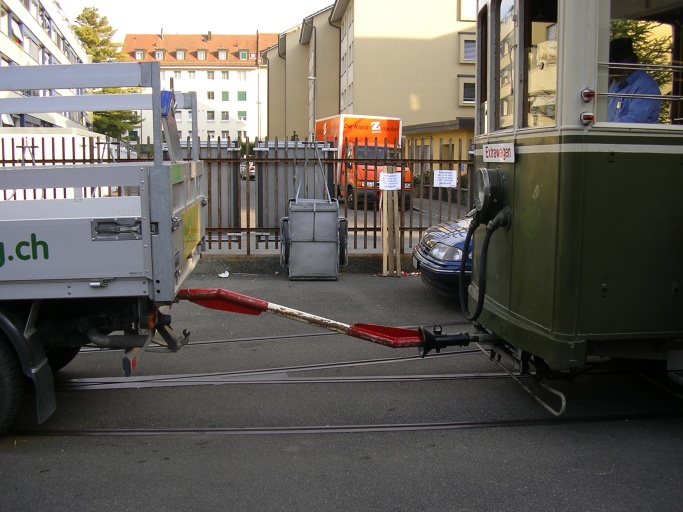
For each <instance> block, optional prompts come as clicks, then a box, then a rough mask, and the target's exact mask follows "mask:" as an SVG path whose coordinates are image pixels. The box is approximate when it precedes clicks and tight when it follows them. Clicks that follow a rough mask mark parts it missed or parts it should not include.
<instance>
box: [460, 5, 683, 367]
mask: <svg viewBox="0 0 683 512" xmlns="http://www.w3.org/2000/svg"><path fill="white" fill-rule="evenodd" d="M479 4H480V10H479V12H478V30H477V34H478V35H477V37H478V45H477V49H478V56H477V77H478V78H477V101H476V103H477V114H476V123H475V126H476V133H475V169H476V173H477V176H480V177H481V179H476V177H475V187H479V188H478V189H477V188H475V198H480V200H479V201H478V202H477V203H478V208H479V207H481V208H485V209H486V208H488V209H489V210H487V211H485V212H484V213H483V214H482V211H481V209H480V212H479V214H480V215H481V217H482V218H483V219H484V220H485V223H484V224H482V225H481V226H480V227H479V228H478V231H477V232H476V233H475V237H474V262H473V263H474V265H473V278H472V283H473V284H472V285H470V288H469V303H470V310H474V307H475V305H476V303H477V301H478V291H479V283H480V282H482V281H481V279H480V275H479V274H480V272H482V268H483V267H482V257H483V256H486V268H485V272H482V273H485V279H484V280H483V281H484V282H485V286H486V288H485V290H486V298H485V302H484V307H483V312H482V313H481V318H480V320H479V321H480V322H481V324H482V325H483V326H484V327H485V328H486V329H487V330H489V331H492V332H494V333H495V334H497V335H498V336H500V337H501V338H504V339H505V338H515V339H514V340H513V341H514V344H515V345H516V346H519V347H521V348H522V349H524V350H528V351H529V352H532V353H535V354H539V355H541V356H542V357H544V358H546V359H547V360H549V361H552V362H555V363H557V364H559V365H564V366H573V365H579V364H582V363H583V362H584V361H585V358H586V356H587V355H589V353H590V351H591V350H592V348H591V347H592V346H594V345H595V344H594V343H593V341H596V342H598V343H600V342H606V341H608V340H615V339H622V338H623V339H631V340H632V339H644V338H646V337H647V338H662V337H667V336H670V335H671V333H672V332H678V333H683V315H680V311H681V310H682V309H681V308H683V304H682V302H681V298H680V297H679V295H680V292H677V289H678V287H680V286H681V285H680V284H679V283H681V282H683V269H682V266H683V237H681V236H678V237H677V238H675V239H672V233H680V232H681V230H680V227H678V223H679V221H678V220H675V219H680V218H683V201H681V200H680V198H679V197H678V196H679V195H680V191H681V190H683V156H682V151H681V147H683V131H681V130H682V129H681V128H680V126H679V125H680V124H681V123H682V122H683V119H682V116H681V113H683V108H682V105H683V102H681V92H682V90H683V67H682V66H681V64H682V63H681V61H680V58H681V55H682V54H683V40H682V38H681V35H682V33H683V32H682V29H681V26H682V22H683V9H682V6H681V4H680V1H673V0H649V1H648V2H624V1H622V0H597V1H596V0H554V1H553V0H544V1H542V0H491V1H488V2H480V3H479ZM629 108H630V109H632V111H631V112H628V113H627V109H629ZM637 111H641V112H642V114H643V116H641V117H639V116H638V115H637V114H638V113H639V112H637ZM480 170H482V171H483V172H480ZM663 182H666V183H667V185H666V186H665V187H662V186H661V185H662V183H663ZM490 194H499V197H498V198H491V197H486V196H487V195H490ZM653 197H656V198H657V202H658V204H660V205H662V211H663V215H662V216H658V218H657V220H656V222H653V215H652V202H651V198H653ZM504 209H507V210H509V212H508V216H507V218H506V220H505V222H506V224H505V225H504V226H502V227H501V228H498V230H497V232H496V233H495V234H494V235H493V236H491V238H490V244H489V245H488V247H487V251H488V253H487V254H486V255H482V249H483V248H484V244H483V243H482V241H483V240H485V225H486V222H489V221H490V220H491V219H493V218H494V217H496V215H497V213H499V210H504ZM653 224H654V225H653ZM667 232H668V234H667ZM635 247H648V249H647V252H648V253H650V254H652V256H653V258H656V259H657V264H653V265H648V266H647V268H646V269H645V268H641V269H640V270H635V267H636V266H637V265H635V261H634V260H633V259H632V258H629V257H628V256H627V255H628V254H630V253H631V252H632V251H633V250H634V248H635ZM653 263H654V262H653ZM549 342H553V343H549ZM607 345H608V344H607V343H604V346H607Z"/></svg>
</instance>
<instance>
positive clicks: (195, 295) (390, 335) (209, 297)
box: [177, 288, 424, 348]
mask: <svg viewBox="0 0 683 512" xmlns="http://www.w3.org/2000/svg"><path fill="white" fill-rule="evenodd" d="M177 298H178V299H179V300H189V301H191V302H194V303H195V304H199V305H200V306H204V307H206V308H209V309H217V310H221V311H231V312H233V313H242V314H247V315H260V314H261V313H263V312H264V311H270V312H271V313H274V314H276V315H279V316H283V317H286V318H291V319H293V320H298V321H299V322H304V323H307V324H311V325H317V326H319V327H323V328H325V329H328V330H330V331H335V332H339V333H342V334H346V335H348V336H353V337H354V338H359V339H362V340H365V341H370V342H372V343H378V344H380V345H385V346H387V347H392V348H410V347H421V346H423V345H424V341H423V339H422V335H421V333H420V331H418V330H415V329H405V328H402V327H388V326H385V325H375V324H365V323H360V324H353V325H349V324H344V323H341V322H337V321H335V320H330V319H328V318H324V317H321V316H317V315H312V314H310V313H306V312H304V311H298V310H296V309H292V308H288V307H286V306H281V305H279V304H273V303H272V302H266V301H264V300H261V299H257V298H254V297H249V296H248V295H242V294H240V293H236V292H231V291H228V290H225V289H223V288H195V289H181V290H179V291H178V294H177Z"/></svg>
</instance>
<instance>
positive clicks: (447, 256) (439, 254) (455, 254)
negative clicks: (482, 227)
mask: <svg viewBox="0 0 683 512" xmlns="http://www.w3.org/2000/svg"><path fill="white" fill-rule="evenodd" d="M429 255H430V256H431V257H432V258H434V259H435V260H441V261H462V250H461V249H459V248H458V247H452V246H450V245H446V244H442V243H436V244H434V247H432V249H431V250H430V251H429Z"/></svg>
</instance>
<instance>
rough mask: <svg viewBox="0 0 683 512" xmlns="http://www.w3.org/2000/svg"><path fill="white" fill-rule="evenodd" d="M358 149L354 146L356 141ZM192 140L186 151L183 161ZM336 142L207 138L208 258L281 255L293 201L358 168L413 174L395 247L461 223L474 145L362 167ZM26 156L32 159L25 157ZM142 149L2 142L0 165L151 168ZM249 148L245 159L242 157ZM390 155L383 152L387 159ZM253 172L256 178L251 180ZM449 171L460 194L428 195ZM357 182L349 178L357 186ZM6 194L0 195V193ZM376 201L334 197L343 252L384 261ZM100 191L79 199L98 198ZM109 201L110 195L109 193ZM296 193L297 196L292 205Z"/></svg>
mask: <svg viewBox="0 0 683 512" xmlns="http://www.w3.org/2000/svg"><path fill="white" fill-rule="evenodd" d="M353 143H356V144H357V143H358V141H353ZM189 146H190V143H189V141H186V142H184V143H183V145H182V149H183V155H182V156H183V158H188V159H189V154H187V151H188V147H189ZM335 147H336V144H335V143H315V144H314V143H311V142H309V141H307V140H289V139H281V140H280V139H277V138H276V139H274V140H264V141H258V140H256V141H254V142H253V143H251V142H250V141H249V140H246V141H235V140H230V139H227V140H221V139H212V140H210V141H208V142H207V141H200V144H199V159H200V160H202V161H203V162H204V168H205V172H206V176H207V178H206V183H207V187H208V189H207V200H208V205H207V207H208V221H207V249H208V252H209V253H228V254H267V253H272V252H277V251H279V249H280V240H279V239H280V227H279V225H280V222H279V221H280V219H281V218H282V217H283V216H285V215H287V205H288V203H289V201H291V200H296V198H297V197H324V188H323V187H327V188H328V191H329V192H330V196H331V197H332V198H333V199H334V198H337V197H338V194H339V192H340V187H339V185H340V183H339V171H340V170H341V168H342V167H341V166H347V167H348V168H356V166H355V165H354V164H360V163H362V164H363V165H364V166H366V167H369V168H374V169H377V170H382V169H384V168H393V169H395V170H396V171H397V172H401V173H405V172H406V171H407V170H408V169H409V172H410V191H409V193H408V192H407V191H406V190H401V191H400V192H399V198H400V199H402V200H400V201H399V205H400V211H399V217H400V219H399V226H400V227H399V233H400V237H401V241H400V244H399V247H400V248H401V250H402V251H403V252H405V251H409V250H410V249H411V248H412V246H414V245H415V244H416V243H417V242H418V241H419V238H420V237H421V236H422V234H423V232H424V230H425V229H427V228H428V227H429V226H432V225H434V224H438V223H440V222H444V221H446V220H452V219H457V218H462V217H463V216H464V215H465V214H466V213H467V212H468V211H469V210H470V208H471V205H472V202H473V201H472V194H471V191H470V188H469V187H468V185H469V184H470V183H472V178H473V166H472V161H471V160H470V155H469V154H468V152H467V150H468V149H469V147H470V141H464V140H455V141H454V140H450V139H449V140H443V139H440V140H434V139H425V138H405V137H404V138H403V139H402V141H401V151H400V154H394V153H392V154H391V156H385V157H384V158H379V157H373V155H367V154H366V155H364V157H363V158H362V161H361V159H351V158H341V157H339V156H338V155H337V151H336V149H335ZM29 148H30V151H28V149H29ZM144 148H145V147H144V146H142V147H140V146H138V148H137V151H134V150H133V151H128V150H125V149H124V147H123V146H122V145H119V144H117V143H115V142H112V141H107V142H106V143H102V141H93V140H92V139H89V138H87V137H82V138H78V137H75V138H74V137H72V138H69V139H68V140H55V139H54V138H52V137H48V136H36V137H30V138H27V137H25V136H24V137H21V136H17V137H15V136H2V137H1V138H0V166H4V167H7V166H12V167H15V166H32V165H37V166H42V165H66V164H78V163H100V162H102V163H104V162H112V161H120V162H130V161H148V160H151V159H152V155H149V154H148V153H147V152H145V150H144ZM247 148H249V150H248V151H249V155H250V156H249V157H246V158H245V157H243V156H241V155H243V154H244V153H245V152H246V151H247ZM386 154H387V155H388V154H389V153H388V152H387V153H386ZM251 163H253V169H254V171H253V173H252V172H251V171H250V167H251V165H250V164H251ZM440 170H450V171H454V172H455V174H456V176H457V186H455V187H437V186H434V181H433V176H434V173H435V171H440ZM356 178H357V176H354V179H356ZM0 188H2V187H0ZM368 188H369V189H370V190H372V192H373V194H372V197H373V199H372V200H365V201H359V200H358V198H357V197H356V198H354V199H352V201H349V200H347V199H348V198H339V214H340V216H342V217H346V218H347V220H348V249H349V252H350V253H351V254H353V252H354V251H357V252H363V251H366V252H381V250H382V240H381V223H382V219H381V208H379V205H378V198H379V197H381V194H380V193H379V184H378V180H376V179H375V180H373V183H372V184H371V185H370V186H369V187H368ZM0 193H2V194H4V195H3V196H2V197H0V200H10V199H13V198H16V199H21V198H25V199H42V198H45V199H50V198H59V197H61V196H60V194H59V193H58V192H57V191H53V192H51V191H41V193H40V194H38V195H36V193H35V191H14V192H13V195H12V196H10V195H8V193H7V191H3V192H0ZM102 193H103V192H102V191H95V190H84V194H85V195H86V196H87V195H89V194H93V195H101V194H102ZM104 193H106V194H111V193H115V192H112V191H106V192H104ZM297 194H299V196H297Z"/></svg>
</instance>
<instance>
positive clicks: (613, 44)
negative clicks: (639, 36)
mask: <svg viewBox="0 0 683 512" xmlns="http://www.w3.org/2000/svg"><path fill="white" fill-rule="evenodd" d="M609 61H610V62H612V63H618V64H635V63H636V62H638V57H637V56H636V53H635V52H634V51H633V39H631V38H630V37H620V38H619V39H612V40H611V41H610V42H609ZM631 73H632V71H630V70H628V69H615V68H610V70H609V76H610V78H612V79H614V80H618V79H621V78H623V77H625V76H627V75H630V74H631Z"/></svg>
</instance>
